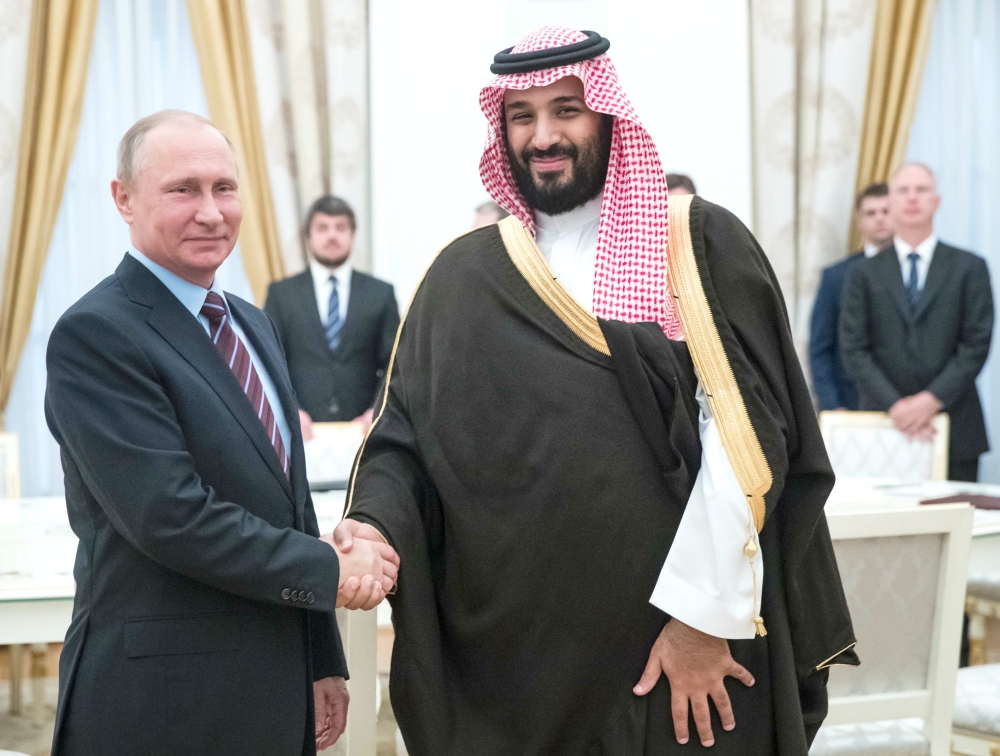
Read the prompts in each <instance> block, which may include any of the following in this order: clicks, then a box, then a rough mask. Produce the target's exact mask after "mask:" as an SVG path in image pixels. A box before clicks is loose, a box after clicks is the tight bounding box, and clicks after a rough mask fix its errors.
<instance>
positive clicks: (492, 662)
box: [347, 198, 857, 756]
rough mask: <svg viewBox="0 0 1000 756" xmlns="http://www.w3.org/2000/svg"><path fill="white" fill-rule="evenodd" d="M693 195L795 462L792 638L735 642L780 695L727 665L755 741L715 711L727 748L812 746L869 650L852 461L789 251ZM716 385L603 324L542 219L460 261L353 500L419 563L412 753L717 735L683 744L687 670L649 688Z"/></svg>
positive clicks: (479, 235)
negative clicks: (788, 286) (824, 423)
mask: <svg viewBox="0 0 1000 756" xmlns="http://www.w3.org/2000/svg"><path fill="white" fill-rule="evenodd" d="M671 203H672V205H679V204H684V210H685V220H686V222H689V240H690V241H689V247H690V249H689V259H690V260H692V261H693V262H692V263H691V266H692V267H691V269H690V270H689V271H688V273H689V274H690V273H693V272H695V271H694V266H695V265H696V273H697V275H696V276H694V280H695V281H696V282H697V279H698V278H700V286H699V287H698V289H699V290H702V291H703V292H704V301H707V305H708V309H707V310H705V312H704V313H703V314H702V317H709V319H710V320H712V321H714V326H715V329H716V330H717V332H718V340H719V341H720V342H721V345H722V347H723V348H724V351H725V358H728V364H729V365H731V375H732V376H735V380H736V384H737V385H738V395H739V398H741V399H742V403H743V406H745V414H746V416H747V417H748V418H749V421H750V423H751V424H752V427H753V431H754V432H755V433H756V437H757V439H759V451H762V452H763V455H764V457H766V464H767V467H769V472H770V476H771V484H770V489H769V490H768V491H767V492H766V493H765V494H764V495H763V497H762V501H763V505H766V514H765V512H764V511H763V505H762V506H761V511H760V512H759V514H760V515H761V518H762V520H763V529H761V530H760V533H759V536H760V543H761V549H762V552H763V558H764V585H763V604H762V608H761V614H762V615H763V619H764V623H765V625H766V628H767V635H766V636H758V637H756V638H754V639H753V640H742V641H730V643H729V645H730V648H731V650H732V653H733V656H734V658H735V659H736V660H737V661H739V662H740V663H741V664H743V665H744V666H746V667H747V668H748V669H749V670H750V672H751V673H752V674H753V675H754V677H755V679H756V685H755V686H754V687H752V688H745V687H744V686H743V685H742V684H741V683H739V682H737V681H735V680H733V679H731V678H727V680H726V686H727V689H728V691H729V693H730V696H731V699H732V703H733V709H734V711H735V716H736V723H737V724H736V729H735V730H733V731H732V732H725V731H723V730H722V728H721V725H720V722H719V719H718V715H717V713H716V712H715V710H714V707H713V709H712V716H713V724H714V730H715V738H716V743H715V746H713V748H712V750H713V752H715V753H716V754H721V755H728V754H734V755H735V754H741V755H743V754H755V755H756V754H771V753H774V754H781V756H786V755H792V754H794V755H795V756H805V754H806V753H807V751H808V744H809V742H811V739H812V736H813V735H814V734H815V731H816V729H818V727H819V724H820V722H821V721H822V719H823V717H824V716H825V713H826V705H827V697H826V689H825V683H826V676H827V674H828V673H827V671H826V667H827V666H829V665H830V664H835V663H848V664H856V663H857V658H856V657H855V656H854V652H853V650H852V647H853V645H854V642H855V638H854V635H853V630H852V627H851V622H850V617H849V614H848V611H847V606H846V602H845V599H844V593H843V589H842V587H841V583H840V576H839V573H838V571H837V566H836V561H835V558H834V554H833V548H832V544H831V541H830V535H829V531H828V529H827V525H826V519H825V517H824V514H823V506H824V504H825V502H826V498H827V496H828V494H829V492H830V490H831V488H832V486H833V480H834V478H833V473H832V470H831V468H830V464H829V461H828V459H827V455H826V452H825V449H824V446H823V441H822V438H821V436H820V432H819V428H818V425H817V422H816V418H815V414H814V411H813V407H812V403H811V401H810V397H809V394H808V391H807V389H806V385H805V381H804V379H803V376H802V372H801V368H800V366H799V362H798V358H797V357H796V354H795V350H794V348H793V345H792V339H791V334H790V332H789V327H788V319H787V314H786V312H785V308H784V302H783V299H782V296H781V292H780V290H779V287H778V284H777V282H776V280H775V277H774V274H773V272H772V270H771V268H770V265H769V264H768V262H767V258H766V257H765V256H764V253H763V251H762V250H761V249H760V247H759V246H758V245H757V242H756V240H755V239H754V238H753V236H752V235H751V234H750V232H749V231H748V230H747V229H746V228H745V227H744V226H743V225H742V224H741V223H740V221H739V220H738V219H737V218H735V216H733V215H732V214H731V213H729V212H728V211H726V210H724V209H722V208H720V207H718V206H715V205H712V204H710V203H708V202H705V201H703V200H701V199H698V198H695V199H694V200H693V202H692V203H691V205H690V214H689V216H688V215H687V214H686V208H687V206H686V203H678V202H676V201H675V199H674V198H672V199H671ZM672 216H673V211H672ZM674 236H675V231H674V228H673V224H672V225H671V245H672V246H674V245H675V240H674ZM679 236H680V235H678V237H679ZM672 275H673V272H672ZM672 288H673V287H672ZM673 294H674V296H682V294H681V293H679V292H678V291H674V292H673ZM709 310H710V316H708V315H707V313H708V311H709ZM690 326H691V323H685V331H686V332H688V329H689V328H690ZM689 340H690V339H689ZM692 348H693V347H692ZM696 362H697V361H696ZM700 364H703V363H700ZM695 387H696V377H695V369H694V364H693V362H692V358H691V355H690V352H689V345H688V344H687V343H685V342H673V341H670V340H668V339H667V338H666V337H665V336H664V334H663V332H662V331H661V330H660V328H659V327H658V326H657V325H656V324H654V323H639V324H625V323H621V322H611V321H600V322H598V321H597V320H596V319H594V318H593V316H591V315H590V314H589V313H588V312H587V311H585V310H583V308H582V307H580V306H579V305H578V304H576V303H575V302H574V301H573V300H572V298H571V297H569V296H568V295H567V294H566V292H565V290H563V289H562V287H561V285H560V284H558V282H557V281H555V279H554V278H553V277H552V275H551V272H550V271H549V270H548V268H547V266H546V265H545V263H544V261H543V259H542V258H541V256H540V254H539V253H538V251H537V248H536V247H535V246H534V243H533V241H532V240H531V237H530V234H529V233H528V231H527V230H526V229H524V228H523V226H522V225H521V223H520V222H519V221H518V220H517V219H516V218H514V217H510V218H508V219H506V220H504V221H502V222H501V223H500V224H498V225H493V226H488V227H486V228H482V229H478V230H476V231H473V232H471V233H469V234H466V235H465V236H463V237H460V238H459V239H457V240H456V241H454V242H452V243H451V244H450V245H449V246H448V247H446V248H445V249H444V250H443V251H442V252H441V253H440V255H439V256H438V257H437V259H436V260H435V262H434V263H433V264H432V266H431V267H430V269H429V270H428V272H427V273H426V275H425V277H424V280H423V282H422V283H421V284H420V286H419V287H418V289H417V291H416V293H415V295H414V298H413V301H412V303H411V305H410V309H409V312H408V314H407V315H406V317H405V319H404V322H403V324H402V325H401V327H400V331H399V334H398V336H397V345H396V349H395V350H394V356H393V360H392V363H391V366H390V370H389V375H388V380H387V385H386V387H385V388H384V390H383V392H382V395H381V396H380V398H379V401H378V402H377V404H376V413H377V420H376V422H375V424H374V425H373V427H372V430H371V432H370V434H369V436H368V438H367V440H366V442H365V444H364V446H363V447H362V449H361V451H360V452H359V454H358V460H357V462H356V463H355V469H354V472H353V474H352V480H351V487H350V490H349V492H348V502H347V515H348V516H349V517H352V518H355V519H358V520H361V521H364V522H368V523H371V524H373V525H374V526H376V527H377V528H378V529H379V530H380V531H381V532H382V533H383V534H385V536H386V538H387V539H388V540H389V542H390V543H391V544H392V546H393V547H394V548H395V549H396V550H397V551H398V552H399V554H400V559H401V567H400V574H399V581H398V590H397V591H396V593H395V595H394V596H392V597H391V598H390V601H391V603H392V607H393V623H394V625H395V635H396V639H395V647H394V649H393V655H392V673H391V679H390V692H391V697H392V703H393V710H394V712H395V715H396V719H397V721H398V723H399V726H400V729H401V731H402V734H403V738H404V740H405V742H406V747H407V749H408V751H409V753H410V754H411V756H447V755H450V754H454V755H455V756H459V755H462V756H464V755H465V754H476V755H477V756H478V755H480V754H482V755H494V754H495V755H496V756H501V755H503V756H511V755H513V754H516V755H517V756H528V755H529V754H538V755H539V756H543V755H544V756H552V755H554V754H567V755H571V754H572V755H576V754H593V755H599V754H600V755H607V756H619V755H624V754H681V753H688V752H689V751H691V750H692V749H700V746H698V745H695V744H693V743H692V744H690V745H688V746H681V745H679V744H677V742H676V738H675V735H674V732H673V723H672V720H671V714H670V700H669V684H668V682H667V680H666V678H665V677H661V679H660V683H659V684H658V685H657V686H656V687H655V688H654V690H653V691H652V692H651V693H649V694H647V695H646V696H645V697H638V696H636V695H634V694H633V693H632V687H633V686H634V685H635V684H636V682H638V680H639V677H640V675H641V674H642V670H643V667H644V666H645V663H646V660H647V658H648V655H649V651H650V649H651V647H652V644H653V641H654V640H655V638H656V636H657V635H658V634H659V632H660V630H661V629H662V627H663V624H664V623H665V622H666V621H667V620H668V619H669V618H668V617H667V616H666V615H665V614H664V613H663V612H661V611H660V610H659V609H657V608H655V607H653V606H652V605H651V604H649V596H650V594H651V592H652V589H653V586H654V585H655V583H656V580H657V577H658V575H659V572H660V569H661V567H662V565H663V562H664V560H665V559H666V556H667V553H668V551H669V549H670V545H671V543H672V541H673V538H674V534H675V533H676V531H677V527H678V524H679V523H680V519H681V516H682V514H683V512H684V507H685V505H686V502H687V500H688V496H689V494H690V492H691V489H692V486H693V484H694V480H695V476H696V475H697V473H698V468H699V465H700V459H701V448H700V440H699V436H698V406H697V403H696V401H695ZM713 412H715V409H714V406H713ZM716 414H717V413H716ZM717 416H718V415H717ZM723 421H724V419H721V418H720V420H719V422H720V423H721V422H723ZM729 451H730V449H729V448H728V447H727V452H729ZM691 733H692V736H693V735H694V733H695V729H694V726H693V721H692V725H691Z"/></svg>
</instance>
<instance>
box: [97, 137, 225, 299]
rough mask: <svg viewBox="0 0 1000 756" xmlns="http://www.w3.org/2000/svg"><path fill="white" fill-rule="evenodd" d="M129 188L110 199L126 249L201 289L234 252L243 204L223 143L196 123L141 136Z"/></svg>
mask: <svg viewBox="0 0 1000 756" xmlns="http://www.w3.org/2000/svg"><path fill="white" fill-rule="evenodd" d="M139 157H140V161H139V163H140V164H139V166H138V172H137V175H136V177H135V180H134V181H133V186H128V187H127V186H125V185H124V184H122V182H121V181H120V180H118V179H115V180H114V181H113V182H112V184H111V192H112V195H113V196H114V198H115V204H116V205H117V206H118V212H119V213H121V216H122V218H123V219H124V220H125V222H126V223H128V224H129V226H130V227H131V237H132V244H133V245H134V246H135V247H136V249H138V250H139V251H140V252H142V253H143V254H145V255H146V256H147V257H149V258H150V259H151V260H153V261H154V262H156V263H159V264H160V265H162V266H163V267H164V268H166V269H167V270H170V271H172V272H173V273H176V274H177V275H178V276H180V277H181V278H183V279H185V280H187V281H191V282H192V283H197V284H198V285H200V286H204V287H205V288H208V287H209V286H211V284H212V281H213V280H214V278H215V271H216V270H217V269H218V267H219V266H220V265H222V263H223V262H224V261H225V259H226V258H227V257H229V253H230V252H232V251H233V247H234V246H236V239H237V237H238V236H239V231H240V222H241V221H242V220H243V203H242V201H241V200H240V195H239V181H238V179H237V175H236V162H235V160H234V159H233V154H232V151H231V150H230V148H229V145H228V144H226V140H225V138H224V137H223V136H222V134H220V133H219V132H218V131H216V130H215V129H214V128H212V127H211V126H208V125H206V124H203V123H199V122H197V121H187V120H180V121H172V122H168V123H164V124H161V125H159V126H157V127H156V128H154V129H152V130H151V131H149V132H148V133H147V134H146V136H145V138H144V140H143V144H142V148H141V150H140V155H139Z"/></svg>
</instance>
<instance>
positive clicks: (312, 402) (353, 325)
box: [264, 195, 399, 441]
mask: <svg viewBox="0 0 1000 756" xmlns="http://www.w3.org/2000/svg"><path fill="white" fill-rule="evenodd" d="M356 227H357V225H356V222H355V218H354V211H353V210H352V209H351V206H350V205H348V204H347V203H346V202H345V201H344V200H342V199H340V198H339V197H332V196H330V195H326V196H324V197H320V198H319V199H318V200H316V201H315V202H314V203H313V205H312V207H310V208H309V213H308V214H307V215H306V222H305V227H304V234H305V236H306V240H307V242H308V244H307V246H308V247H309V254H310V261H309V268H308V269H307V270H305V271H303V272H302V273H299V274H298V275H297V276H292V277H291V278H286V279H285V280H284V281H278V282H276V283H273V284H271V288H270V289H268V292H267V302H265V303H264V311H265V312H266V313H267V314H268V315H270V316H271V319H272V320H273V321H274V324H275V326H277V328H278V334H279V335H280V336H281V341H282V343H283V344H284V346H285V356H286V358H287V359H288V371H289V373H290V374H291V376H292V386H294V387H295V392H296V394H298V399H299V410H300V412H299V415H300V421H301V423H302V428H303V431H302V432H303V435H304V436H305V438H306V440H307V441H308V440H309V439H310V438H311V436H312V429H311V426H312V422H313V421H315V422H329V421H344V420H358V421H359V422H361V423H362V424H363V425H364V426H365V427H366V428H367V426H368V425H370V424H371V418H372V405H373V403H374V401H375V392H376V390H377V388H378V384H379V381H381V380H382V377H383V376H384V375H385V371H386V368H387V367H388V366H389V357H390V356H391V355H392V345H393V342H394V341H395V339H396V329H397V328H399V310H398V308H397V307H396V297H395V295H394V294H393V291H392V286H391V285H390V284H387V283H385V282H384V281H379V280H378V279H377V278H373V277H372V276H369V275H365V274H364V273H360V272H358V271H356V270H353V269H352V268H351V264H350V257H351V250H352V247H353V244H354V232H355V229H356Z"/></svg>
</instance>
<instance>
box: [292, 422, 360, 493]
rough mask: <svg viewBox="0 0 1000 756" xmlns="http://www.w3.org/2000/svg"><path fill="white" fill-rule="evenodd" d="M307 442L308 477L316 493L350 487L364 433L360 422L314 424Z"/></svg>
mask: <svg viewBox="0 0 1000 756" xmlns="http://www.w3.org/2000/svg"><path fill="white" fill-rule="evenodd" d="M312 428H313V438H312V440H311V441H307V442H306V443H305V455H306V457H305V458H306V477H308V479H309V485H310V487H312V489H313V490H330V489H342V488H347V480H348V478H350V476H351V469H352V468H353V467H354V458H355V457H356V456H357V453H358V448H359V447H360V446H361V442H362V441H364V438H365V433H364V431H363V430H362V429H361V427H360V426H359V425H358V424H357V423H313V426H312Z"/></svg>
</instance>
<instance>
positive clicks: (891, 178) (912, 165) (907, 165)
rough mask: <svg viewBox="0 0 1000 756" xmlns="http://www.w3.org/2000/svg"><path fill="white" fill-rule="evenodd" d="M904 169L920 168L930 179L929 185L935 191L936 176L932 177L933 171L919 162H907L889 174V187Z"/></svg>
mask: <svg viewBox="0 0 1000 756" xmlns="http://www.w3.org/2000/svg"><path fill="white" fill-rule="evenodd" d="M906 168H920V169H921V170H922V171H924V172H925V173H926V174H927V175H928V176H930V177H931V183H932V184H933V185H934V188H935V189H937V176H935V175H934V169H932V168H931V167H930V166H929V165H927V163H921V162H920V161H919V160H907V161H906V162H905V163H903V164H902V165H901V166H899V167H898V168H896V170H894V171H893V172H892V173H890V174H889V181H888V182H887V183H888V184H889V185H890V186H891V185H892V182H893V181H895V180H896V176H898V175H899V174H900V173H902V172H903V171H904V170H905V169H906Z"/></svg>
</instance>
